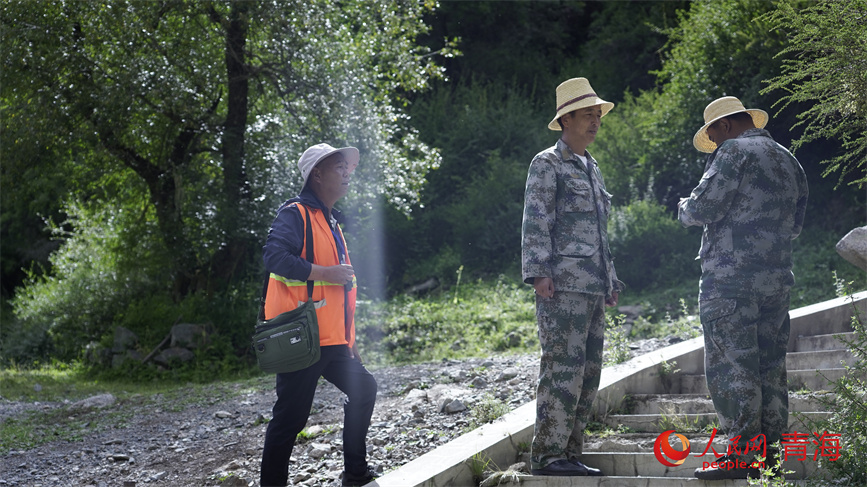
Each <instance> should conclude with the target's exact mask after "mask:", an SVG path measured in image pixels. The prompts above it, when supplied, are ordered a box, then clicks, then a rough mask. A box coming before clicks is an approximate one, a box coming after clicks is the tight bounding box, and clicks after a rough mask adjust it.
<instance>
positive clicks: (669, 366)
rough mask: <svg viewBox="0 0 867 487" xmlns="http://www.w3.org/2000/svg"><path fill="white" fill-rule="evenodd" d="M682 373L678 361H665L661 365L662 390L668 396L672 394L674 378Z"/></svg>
mask: <svg viewBox="0 0 867 487" xmlns="http://www.w3.org/2000/svg"><path fill="white" fill-rule="evenodd" d="M678 372H680V369H679V368H677V360H672V361H671V362H669V361H668V360H663V361H662V363H660V364H659V380H660V381H662V388H663V389H665V393H666V394H671V391H672V386H673V385H674V376H675V375H676V374H677V373H678Z"/></svg>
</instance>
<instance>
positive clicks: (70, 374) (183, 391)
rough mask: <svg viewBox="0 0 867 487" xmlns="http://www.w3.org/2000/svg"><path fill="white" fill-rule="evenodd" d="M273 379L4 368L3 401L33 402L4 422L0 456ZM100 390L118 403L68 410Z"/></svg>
mask: <svg viewBox="0 0 867 487" xmlns="http://www.w3.org/2000/svg"><path fill="white" fill-rule="evenodd" d="M272 380H273V379H272V378H271V377H266V376H259V377H254V378H248V379H243V380H237V379H234V378H232V379H226V380H218V381H214V382H212V383H208V384H192V383H186V384H183V385H179V384H178V383H172V382H169V383H161V382H138V381H135V380H134V379H130V380H123V381H121V380H100V379H94V378H93V377H92V376H91V375H89V374H88V372H87V371H86V370H85V368H83V367H81V366H80V365H77V364H72V365H64V364H53V365H43V366H40V367H39V368H34V369H20V368H17V367H11V368H6V369H3V370H0V391H2V398H3V400H5V401H21V402H28V403H34V404H31V405H30V406H31V407H30V409H28V410H27V411H25V412H23V413H21V414H18V415H16V416H14V417H9V418H6V419H5V420H3V421H2V423H0V454H6V453H8V452H9V451H10V450H28V449H31V448H35V447H37V446H39V445H42V444H44V443H50V442H53V441H80V440H81V439H82V438H84V436H85V435H89V434H93V433H98V432H101V431H106V430H108V429H124V428H128V427H129V426H130V420H131V419H132V418H133V417H135V415H136V414H138V413H139V412H140V411H141V412H144V411H146V412H147V413H153V412H154V411H155V410H162V411H166V412H178V411H183V410H185V409H187V408H189V407H195V406H209V405H212V404H216V403H218V402H220V401H222V400H225V399H226V398H228V397H232V396H235V395H241V394H245V393H247V392H249V391H250V390H253V389H255V390H261V389H263V388H266V387H268V386H269V385H270V383H271V381H272ZM98 394H112V395H114V396H115V398H116V402H115V404H114V405H112V406H111V407H110V408H104V409H93V410H83V411H70V409H69V405H70V404H73V403H74V402H76V401H78V400H81V399H85V398H87V397H91V396H95V395H98ZM35 403H38V405H37V404H35Z"/></svg>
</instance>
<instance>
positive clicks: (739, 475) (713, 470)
mask: <svg viewBox="0 0 867 487" xmlns="http://www.w3.org/2000/svg"><path fill="white" fill-rule="evenodd" d="M758 476H759V469H758V468H756V467H753V466H752V462H748V461H746V460H744V459H743V458H742V457H740V456H738V455H725V456H722V457H719V458H717V459H716V460H714V461H713V462H711V466H709V467H708V468H697V469H695V478H697V479H701V480H728V479H745V478H748V477H750V478H758Z"/></svg>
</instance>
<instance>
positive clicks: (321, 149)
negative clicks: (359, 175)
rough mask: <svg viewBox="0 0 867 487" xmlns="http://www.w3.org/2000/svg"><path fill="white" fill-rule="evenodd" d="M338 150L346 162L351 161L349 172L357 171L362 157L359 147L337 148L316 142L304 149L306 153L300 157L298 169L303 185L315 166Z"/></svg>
mask: <svg viewBox="0 0 867 487" xmlns="http://www.w3.org/2000/svg"><path fill="white" fill-rule="evenodd" d="M337 152H340V153H341V154H343V157H344V158H345V159H346V162H347V163H349V172H350V173H351V172H352V171H355V168H356V167H358V161H359V160H360V159H361V157H360V156H359V154H358V149H356V148H355V147H343V148H341V149H335V148H334V147H331V146H330V145H328V144H316V145H314V146H311V147H309V148H308V149H307V150H306V151H304V153H303V154H301V158H300V159H298V169H300V170H301V178H303V179H304V184H303V185H302V187H304V186H305V185H306V184H307V178H308V177H309V176H310V171H312V170H313V168H314V167H316V165H317V164H319V163H320V162H321V161H322V160H323V159H325V158H326V157H328V156H330V155H332V154H336V153H337Z"/></svg>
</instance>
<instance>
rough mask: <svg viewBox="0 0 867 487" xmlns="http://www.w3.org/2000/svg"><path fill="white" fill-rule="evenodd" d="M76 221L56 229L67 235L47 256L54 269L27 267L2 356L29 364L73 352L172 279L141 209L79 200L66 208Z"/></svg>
mask: <svg viewBox="0 0 867 487" xmlns="http://www.w3.org/2000/svg"><path fill="white" fill-rule="evenodd" d="M67 213H68V214H69V221H68V222H66V225H67V226H70V227H74V228H75V232H72V233H69V232H67V231H66V230H65V229H64V228H63V227H62V226H53V227H52V228H51V230H52V232H53V234H54V235H55V237H56V238H63V239H65V240H64V242H63V245H62V246H61V247H60V249H59V250H57V251H55V252H54V253H53V254H52V255H51V257H50V261H51V264H52V271H53V272H52V274H51V275H45V276H42V275H37V273H36V272H30V274H29V278H28V281H27V284H26V285H25V286H24V287H23V288H20V289H18V290H17V294H16V295H15V297H14V298H13V300H12V306H13V310H14V314H15V320H14V323H13V324H12V325H11V326H6V327H4V328H7V331H6V332H4V337H3V349H2V356H3V358H4V360H5V361H9V360H15V361H17V362H30V361H32V360H34V359H39V358H42V357H45V356H47V355H48V354H51V356H52V357H53V358H57V359H60V360H69V359H73V358H76V356H77V355H78V353H79V352H80V351H81V350H82V349H83V348H84V346H85V345H86V344H87V343H88V342H90V341H92V340H99V338H100V337H102V336H103V335H104V334H106V333H107V332H108V331H109V330H110V329H111V325H112V323H113V319H114V316H115V314H116V313H117V312H118V310H121V309H124V308H125V307H126V304H127V303H129V302H130V301H131V300H133V299H135V298H137V297H140V296H148V295H150V294H151V292H152V291H153V290H155V289H157V288H159V287H160V286H161V285H163V282H161V281H162V280H163V279H165V278H167V276H166V275H165V272H162V273H161V272H159V269H161V268H163V269H164V268H165V267H166V266H164V265H161V263H163V262H165V260H164V259H163V257H165V253H164V251H163V250H162V247H161V245H160V243H159V240H158V239H157V238H156V237H155V234H156V232H154V231H153V230H154V229H153V228H152V224H149V223H147V222H145V223H141V222H139V219H140V215H138V214H132V212H129V211H124V209H122V208H111V207H108V206H105V207H103V208H101V209H97V210H94V209H92V208H88V207H86V206H85V205H81V204H71V205H68V207H67Z"/></svg>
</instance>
